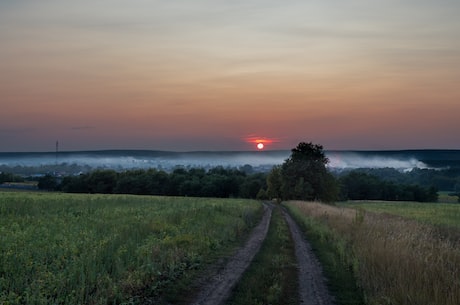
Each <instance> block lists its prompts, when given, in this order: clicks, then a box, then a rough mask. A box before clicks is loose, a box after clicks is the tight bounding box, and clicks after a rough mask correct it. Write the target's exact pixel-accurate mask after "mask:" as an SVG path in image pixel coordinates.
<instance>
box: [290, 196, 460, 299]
mask: <svg viewBox="0 0 460 305" xmlns="http://www.w3.org/2000/svg"><path fill="white" fill-rule="evenodd" d="M286 206H287V207H288V208H289V210H290V211H291V213H293V214H294V216H295V218H296V220H297V221H298V222H299V223H300V224H301V225H302V226H303V227H304V229H305V232H306V235H307V237H308V238H309V240H310V241H311V242H312V243H313V247H314V248H316V249H317V251H318V255H319V257H320V260H321V261H322V263H323V265H324V268H325V271H326V273H329V274H328V275H329V276H330V277H331V278H333V277H334V276H336V274H338V273H339V272H337V270H349V271H350V272H349V273H350V274H352V275H353V278H354V280H355V281H356V284H357V287H358V293H359V291H361V293H362V295H363V297H364V302H365V304H370V305H377V304H379V305H381V304H388V305H390V304H417V305H431V304H443V305H455V304H460V280H459V274H460V240H459V239H458V236H460V234H459V231H460V228H459V227H458V219H459V218H458V215H459V210H460V205H455V204H454V205H440V204H438V203H432V204H427V203H385V202H382V203H377V202H372V203H364V202H360V203H352V204H345V205H342V204H341V205H339V206H331V205H325V204H321V203H316V202H300V201H292V202H288V203H286ZM436 209H437V210H436ZM434 211H436V212H434ZM430 213H431V214H430ZM400 215H404V216H405V217H401V216H400ZM455 223H456V224H457V225H455ZM344 279H345V280H344ZM347 281H348V280H346V277H342V279H340V278H339V279H332V284H333V285H335V289H336V292H337V293H338V295H339V298H340V295H341V294H342V295H343V294H344V293H346V292H347V291H349V289H348V288H346V287H344V288H342V289H341V288H340V286H341V285H342V286H344V285H346V284H347ZM348 282H349V281H348ZM340 304H359V302H343V303H340Z"/></svg>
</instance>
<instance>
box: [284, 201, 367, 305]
mask: <svg viewBox="0 0 460 305" xmlns="http://www.w3.org/2000/svg"><path fill="white" fill-rule="evenodd" d="M283 204H284V205H285V206H286V207H287V208H288V210H289V212H290V214H291V215H292V217H293V218H294V219H295V221H296V222H297V223H298V224H299V226H300V227H301V228H302V231H303V232H304V234H305V236H306V238H307V240H308V241H309V243H310V244H311V246H312V249H313V251H314V252H315V255H316V256H317V257H318V260H319V261H320V262H321V265H322V267H323V271H324V275H325V276H326V278H327V279H328V282H327V284H328V287H329V289H330V291H331V293H332V295H333V296H334V298H335V300H336V302H337V304H343V305H362V304H364V298H363V293H362V290H361V289H360V287H359V286H358V285H357V281H356V277H355V276H356V275H355V272H356V270H355V269H356V266H357V260H356V257H355V256H354V255H353V254H352V251H351V249H350V245H349V244H347V241H346V240H345V239H344V238H343V237H342V236H340V235H339V234H337V233H336V232H334V231H333V230H332V229H331V228H330V227H329V226H328V225H327V218H328V215H327V214H325V215H322V216H323V217H320V218H315V217H311V215H310V214H309V213H307V211H306V210H305V209H304V207H303V204H304V203H303V202H286V203H283Z"/></svg>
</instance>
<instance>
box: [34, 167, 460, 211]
mask: <svg viewBox="0 0 460 305" xmlns="http://www.w3.org/2000/svg"><path fill="white" fill-rule="evenodd" d="M293 168H295V167H293ZM281 169H282V167H281V166H277V167H275V168H274V169H273V171H272V172H271V173H269V174H267V173H246V172H245V171H242V170H239V169H227V168H223V167H216V168H213V169H210V170H205V169H202V168H191V169H183V168H178V169H175V170H174V171H173V172H171V173H167V172H165V171H162V170H157V169H148V170H129V171H124V172H116V171H114V170H96V171H93V172H90V173H85V174H81V175H79V176H67V177H64V178H59V179H58V178H56V177H54V176H52V175H45V176H44V177H41V178H40V179H39V183H38V187H39V188H40V189H42V190H49V191H62V192H68V193H105V194H137V195H165V196H192V197H222V198H225V197H238V198H257V199H265V198H278V199H282V200H288V199H301V200H321V201H329V202H330V201H334V200H333V198H336V199H337V200H390V201H419V202H434V201H436V200H437V188H436V187H435V186H424V185H422V184H416V183H403V182H398V181H394V180H395V179H393V180H391V179H388V178H382V177H379V176H378V175H374V174H371V173H369V172H368V171H365V170H354V171H350V172H347V173H342V174H341V175H340V176H336V177H333V176H332V175H327V174H325V173H324V172H323V175H324V176H323V177H325V179H323V181H322V182H321V181H318V180H317V179H318V176H317V175H311V174H309V176H305V177H303V176H300V177H298V178H297V179H294V178H293V177H292V176H286V177H283V174H282V172H281ZM301 172H302V171H301ZM391 173H393V171H391ZM289 174H292V173H290V172H289ZM398 175H399V174H398ZM401 175H403V176H404V175H408V174H407V173H406V174H404V173H401ZM310 176H311V177H315V179H316V180H313V181H312V182H308V181H309V180H308V179H309V178H308V177H310ZM285 178H286V180H285V181H284V180H283V179H285ZM267 181H268V186H267ZM283 181H284V182H283ZM407 181H414V180H412V179H408V180H407ZM274 184H277V186H276V185H274ZM274 188H275V189H276V188H277V189H278V193H277V192H276V191H274ZM331 190H332V191H331ZM452 192H453V193H456V191H454V190H452Z"/></svg>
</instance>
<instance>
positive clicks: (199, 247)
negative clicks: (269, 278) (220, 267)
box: [0, 193, 262, 304]
mask: <svg viewBox="0 0 460 305" xmlns="http://www.w3.org/2000/svg"><path fill="white" fill-rule="evenodd" d="M261 213H262V209H261V205H260V204H259V203H258V202H255V201H248V200H219V199H198V198H173V197H148V196H123V195H75V194H46V193H37V194H31V193H0V261H1V264H0V304H108V303H110V304H120V303H124V302H131V303H139V302H142V301H143V300H144V299H146V298H158V297H159V296H160V294H161V293H162V291H164V290H165V289H166V288H167V287H170V286H172V285H173V284H174V283H175V281H176V280H177V279H178V278H181V277H184V276H185V275H186V274H187V273H188V272H189V271H190V270H193V269H196V268H199V267H200V265H201V263H202V262H203V260H205V259H206V258H207V257H208V256H210V255H212V253H215V252H216V251H219V250H220V249H223V248H225V247H228V246H229V245H230V244H231V243H232V242H234V241H236V240H237V239H238V238H240V237H241V236H242V234H244V233H245V232H246V231H247V230H248V229H249V227H251V226H252V225H253V224H254V223H255V222H256V221H257V219H258V217H259V216H260V215H261Z"/></svg>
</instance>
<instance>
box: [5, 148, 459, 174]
mask: <svg viewBox="0 0 460 305" xmlns="http://www.w3.org/2000/svg"><path fill="white" fill-rule="evenodd" d="M289 155H290V151H289V150H280V151H272V150H265V151H191V152H173V151H156V150H100V151H62V152H58V153H56V152H16V153H15V152H4V153H0V171H22V173H23V172H24V168H29V170H31V168H35V170H34V171H33V173H41V172H43V171H45V172H49V171H67V172H78V171H87V170H90V169H92V168H110V169H116V170H125V169H132V168H158V169H164V170H171V169H173V168H175V167H177V166H181V167H204V168H211V167H216V166H224V167H242V166H245V165H246V166H247V165H249V166H251V167H253V169H254V170H255V171H269V170H270V169H271V168H272V167H273V166H274V165H277V164H282V163H283V161H284V160H285V159H286V158H288V157H289ZM326 156H327V157H328V158H329V160H330V163H329V167H330V168H335V169H353V168H385V167H389V168H396V169H401V170H409V169H412V168H460V150H435V149H432V150H380V151H343V150H340V151H338V150H331V151H326ZM63 166H64V167H67V169H63ZM69 168H71V169H69Z"/></svg>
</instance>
